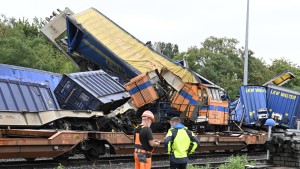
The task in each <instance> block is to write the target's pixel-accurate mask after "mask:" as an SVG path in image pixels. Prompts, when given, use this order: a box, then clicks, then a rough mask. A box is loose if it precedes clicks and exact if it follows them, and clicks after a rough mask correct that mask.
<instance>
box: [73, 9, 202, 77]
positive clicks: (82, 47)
mask: <svg viewBox="0 0 300 169" xmlns="http://www.w3.org/2000/svg"><path fill="white" fill-rule="evenodd" d="M67 34H68V52H69V53H72V52H73V51H76V52H77V53H79V54H80V56H82V57H84V58H86V59H87V60H89V61H92V62H94V63H95V64H98V65H99V66H100V67H101V68H103V69H106V70H109V71H112V72H115V73H117V74H119V75H122V76H123V77H126V78H128V79H131V78H134V77H136V76H137V75H138V74H141V73H145V72H148V71H152V70H154V69H156V68H163V67H166V68H168V69H169V70H170V71H171V72H173V73H175V74H176V75H177V76H179V77H180V78H181V79H182V80H183V81H184V82H191V83H197V82H198V81H199V80H197V77H196V76H194V74H193V73H192V72H191V71H189V70H187V69H186V68H184V67H183V66H181V65H180V64H179V63H176V62H174V61H172V60H171V59H169V58H168V57H166V56H163V55H161V54H159V53H157V52H155V51H154V50H153V49H151V48H149V47H147V46H146V45H145V44H144V43H142V42H140V41H139V40H138V39H136V38H135V37H133V36H132V35H130V34H129V33H128V32H126V31H125V30H124V29H122V28H121V27H120V26H118V25H117V24H115V23H114V22H113V21H111V20H110V19H109V18H107V17H106V16H104V15H103V14H102V13H100V12H99V11H97V10H96V9H94V8H90V9H88V10H85V11H83V12H80V13H77V14H74V15H70V16H68V17H67Z"/></svg>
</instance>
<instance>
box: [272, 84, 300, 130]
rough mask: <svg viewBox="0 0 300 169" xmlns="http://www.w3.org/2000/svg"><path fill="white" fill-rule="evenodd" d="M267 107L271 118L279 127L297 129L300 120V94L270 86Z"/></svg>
mask: <svg viewBox="0 0 300 169" xmlns="http://www.w3.org/2000/svg"><path fill="white" fill-rule="evenodd" d="M267 106H268V111H269V117H270V118H273V119H274V120H275V122H277V126H280V127H284V128H291V129H293V128H296V126H297V123H296V121H297V120H300V92H299V91H294V90H291V89H287V88H284V87H279V86H275V85H268V90H267Z"/></svg>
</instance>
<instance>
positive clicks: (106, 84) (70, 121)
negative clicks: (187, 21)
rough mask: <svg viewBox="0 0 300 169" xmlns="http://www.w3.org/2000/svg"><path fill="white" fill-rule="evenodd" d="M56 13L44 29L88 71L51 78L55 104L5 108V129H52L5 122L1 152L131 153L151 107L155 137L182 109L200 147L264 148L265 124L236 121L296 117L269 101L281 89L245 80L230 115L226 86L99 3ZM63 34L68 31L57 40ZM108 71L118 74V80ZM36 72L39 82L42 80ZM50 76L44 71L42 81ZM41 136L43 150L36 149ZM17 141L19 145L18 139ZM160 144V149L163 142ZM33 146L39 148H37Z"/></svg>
mask: <svg viewBox="0 0 300 169" xmlns="http://www.w3.org/2000/svg"><path fill="white" fill-rule="evenodd" d="M51 18H52V19H51V20H49V22H48V23H44V24H45V25H44V27H43V28H42V29H41V31H42V32H43V33H44V34H45V35H46V37H47V38H48V39H49V40H50V41H51V42H52V43H53V44H54V45H55V46H56V47H57V48H58V49H59V50H60V51H61V52H63V53H64V54H65V55H66V56H67V57H68V58H69V59H70V60H71V61H72V62H73V63H74V64H76V65H77V66H78V67H80V68H81V70H82V71H87V70H89V71H90V72H78V73H73V74H68V75H63V76H59V82H58V83H57V82H55V83H53V85H52V86H55V90H54V93H55V95H53V99H54V97H55V101H56V99H57V103H58V104H59V106H57V109H56V110H48V109H46V110H42V111H41V110H39V109H37V110H35V111H31V110H28V112H27V111H26V112H24V111H22V110H23V107H22V108H20V109H18V110H13V111H10V110H7V111H5V112H0V115H2V116H1V117H2V118H0V126H2V127H3V128H4V127H6V128H11V126H14V125H12V124H22V125H20V126H22V128H23V129H24V128H26V129H33V128H35V129H47V130H11V129H1V130H0V142H1V143H2V144H1V145H0V147H1V148H3V150H5V151H2V152H1V153H0V157H4V154H5V153H8V154H9V155H8V156H7V157H13V158H15V157H19V158H37V157H42V156H44V157H55V158H57V159H59V160H66V159H68V158H69V157H70V156H72V155H74V154H76V153H83V154H84V155H85V156H86V158H87V159H89V160H95V159H97V158H98V157H99V156H100V155H103V154H105V152H106V150H107V149H109V152H110V153H111V154H123V153H132V151H133V135H132V131H133V127H134V126H135V125H137V123H139V121H138V120H139V117H140V116H139V115H141V113H142V112H143V111H144V110H146V109H149V110H151V111H153V112H154V113H155V118H156V119H155V123H154V124H153V126H151V127H153V131H155V132H156V133H155V134H154V137H155V138H157V139H160V140H162V139H163V138H164V136H165V132H166V131H167V129H168V128H169V124H168V122H169V120H170V118H172V117H174V116H179V117H180V118H181V119H182V120H183V121H184V122H185V124H186V125H187V126H188V127H190V128H191V129H192V130H193V131H195V132H196V133H197V136H198V137H199V138H200V140H201V146H200V148H199V150H200V151H217V150H241V149H244V148H246V147H260V148H263V147H264V144H265V142H266V139H267V135H266V133H265V132H264V131H255V132H252V131H242V132H241V131H239V130H238V131H236V130H232V128H231V130H230V128H229V126H230V125H231V124H232V123H231V122H232V121H237V122H239V123H240V125H246V126H251V125H256V126H257V125H263V124H264V120H266V119H267V118H270V117H273V118H275V119H276V120H277V122H278V124H279V125H281V126H289V127H292V126H293V125H294V123H292V122H291V121H289V122H286V121H287V120H286V119H287V118H289V119H290V118H293V117H294V116H296V117H298V116H297V114H298V112H299V111H298V110H299V106H298V107H297V106H295V107H293V109H292V110H293V112H290V113H286V112H285V110H283V109H278V108H277V107H276V105H272V106H273V107H272V111H271V109H270V106H271V104H270V102H273V100H276V99H275V98H273V96H270V95H271V94H272V93H277V92H278V91H275V90H277V88H275V87H273V88H272V87H270V88H266V87H262V86H242V87H241V90H240V92H241V100H240V104H238V105H239V106H238V108H237V109H236V112H235V114H233V113H232V112H231V114H229V108H228V107H229V106H228V101H227V100H226V99H224V97H223V96H222V93H223V94H224V90H223V89H221V88H220V87H219V86H216V85H214V84H212V83H211V82H210V81H208V80H207V79H204V78H203V77H201V76H200V75H197V74H195V73H194V72H193V71H191V70H190V69H188V68H185V67H183V66H182V65H180V64H178V63H176V62H174V61H172V60H171V59H169V58H168V57H166V56H164V55H161V54H159V53H157V52H156V51H154V50H153V49H151V48H149V47H148V46H146V45H145V44H143V43H142V42H140V41H139V40H138V39H136V38H135V37H133V36H132V35H130V34H129V33H128V32H126V31H125V30H124V29H122V28H121V27H120V26H119V25H117V24H115V23H114V22H113V21H111V20H110V19H109V18H107V17H106V16H104V15H103V14H102V13H100V12H99V11H97V10H96V9H94V8H91V9H88V10H86V11H83V12H80V13H77V14H74V13H73V12H72V11H71V10H70V9H68V8H66V9H65V10H64V11H60V13H59V14H56V16H54V17H51ZM64 33H66V35H67V38H64V39H57V38H58V37H62V35H63V34H64ZM58 41H59V43H58ZM66 47H67V48H66ZM98 69H103V70H98ZM11 70H12V68H11ZM91 70H92V71H91ZM94 70H97V71H94ZM9 71H10V70H9ZM35 73H36V72H35ZM38 73H41V72H38ZM109 74H113V75H114V76H117V78H118V79H119V81H120V83H119V82H117V81H115V80H114V78H113V77H111V76H110V75H109ZM9 76H15V75H14V74H10V75H9ZM35 77H36V76H34V78H35ZM34 78H32V79H33V80H36V82H35V83H40V82H38V81H40V80H39V79H34ZM47 78H49V77H46V75H45V76H43V75H42V81H47ZM29 79H30V78H29ZM202 82H203V83H202ZM123 85H124V86H123ZM19 88H21V89H22V87H19ZM51 89H52V88H51ZM125 89H126V90H125ZM269 89H270V90H269ZM30 90H31V89H30ZM22 92H23V90H22ZM22 92H20V94H19V95H20V96H22V97H23V100H24V101H26V100H27V99H28V98H27V96H26V95H25V94H22ZM127 92H128V93H127ZM285 93H289V94H287V95H284V96H286V97H289V98H290V99H291V98H294V96H296V97H295V102H293V104H297V103H298V100H299V99H298V93H291V92H289V91H285ZM278 95H279V94H278ZM11 100H14V99H11ZM15 100H16V99H15ZM279 100H280V99H279ZM53 101H54V100H53ZM268 101H270V102H268ZM280 101H281V100H280ZM2 102H3V101H2ZM47 103H49V102H47ZM19 104H21V103H18V104H16V105H19ZM298 105H299V104H298ZM3 107H5V105H4V106H3ZM25 107H26V106H25ZM59 108H61V109H64V110H61V109H59ZM239 108H240V109H239ZM12 113H14V114H13V115H12ZM284 115H285V118H284V117H282V116H284ZM3 117H4V118H3ZM11 117H13V118H11ZM280 117H282V118H280ZM18 118H19V119H21V120H19V121H18V120H17V119H18ZM293 120H296V119H293ZM9 123H11V124H10V125H9ZM8 126H9V127H8ZM240 129H241V128H240ZM207 131H212V132H211V133H208V132H207ZM215 131H218V132H217V133H216V132H215ZM214 132H215V133H214ZM7 138H9V139H10V141H7ZM17 140H22V141H21V142H18V141H17ZM36 141H38V142H39V148H41V147H42V148H45V151H42V149H39V150H36V149H35V148H36V147H35V145H34V144H33V142H36ZM16 142H18V144H19V145H17V146H16V145H14V143H16ZM26 147H30V148H32V149H28V148H26ZM10 148H12V149H13V150H12V149H10ZM49 149H51V150H49ZM156 151H157V152H159V153H160V152H163V146H162V145H161V146H160V147H159V148H158V149H157V150H156ZM9 152H13V153H9ZM35 152H38V153H37V154H36V155H33V154H34V153H35ZM43 152H46V153H47V154H45V155H43Z"/></svg>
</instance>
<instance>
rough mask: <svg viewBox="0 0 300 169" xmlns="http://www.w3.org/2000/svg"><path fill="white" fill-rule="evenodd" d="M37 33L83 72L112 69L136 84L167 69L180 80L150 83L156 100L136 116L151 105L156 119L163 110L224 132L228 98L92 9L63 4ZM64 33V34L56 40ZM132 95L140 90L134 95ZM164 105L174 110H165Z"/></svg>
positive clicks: (162, 119)
mask: <svg viewBox="0 0 300 169" xmlns="http://www.w3.org/2000/svg"><path fill="white" fill-rule="evenodd" d="M64 22H65V23H66V24H64ZM58 23H60V24H58ZM41 32H42V33H43V34H44V35H45V36H46V37H47V38H48V39H49V40H50V41H51V42H52V43H53V44H54V45H55V46H56V47H58V48H59V49H60V50H61V51H62V52H63V53H64V54H65V55H66V56H67V57H68V58H69V59H71V61H72V62H73V63H75V64H76V65H77V66H79V67H80V68H81V70H95V69H100V68H101V69H103V70H104V71H107V72H112V73H114V74H115V75H117V76H118V77H119V79H120V80H121V81H122V82H125V84H126V83H128V84H129V83H136V82H137V81H139V78H141V76H143V77H145V76H146V75H145V74H149V73H150V72H153V71H154V72H156V74H158V77H162V76H161V75H160V70H162V69H167V70H168V71H169V73H170V74H172V76H176V77H177V78H178V79H180V84H181V86H179V85H178V86H175V88H174V84H172V83H170V82H169V83H168V82H167V81H166V79H163V80H161V81H158V82H157V83H156V84H154V83H152V85H153V86H154V89H155V92H156V93H157V96H158V97H157V100H155V101H154V100H152V102H146V103H145V104H144V105H143V106H142V107H139V106H138V107H137V108H138V109H137V114H140V113H139V112H142V111H143V110H145V109H151V110H152V111H153V112H154V113H155V114H156V116H158V118H157V121H156V122H157V123H165V121H166V119H167V118H166V114H167V115H172V116H178V115H180V116H181V117H182V118H185V119H184V120H185V121H186V122H187V123H190V122H191V123H195V124H196V123H197V124H199V125H200V124H201V125H202V127H203V126H211V127H207V128H206V129H210V128H211V130H214V129H215V128H218V129H220V130H225V128H226V126H227V125H228V120H229V118H228V117H229V114H228V112H229V111H228V108H227V107H228V102H227V101H226V100H224V99H223V100H222V99H221V98H222V96H221V94H220V93H221V92H220V88H219V87H218V86H216V85H204V84H202V83H201V78H199V77H200V76H197V75H196V74H195V73H194V72H193V71H192V70H190V69H188V68H185V67H183V66H182V65H181V64H179V63H176V62H175V61H173V60H171V59H169V58H168V57H167V56H164V55H162V54H160V53H157V52H156V51H154V50H153V49H152V48H149V47H148V46H147V45H145V44H144V43H142V42H141V41H139V40H138V39H137V38H135V37H134V36H132V35H131V34H129V33H128V32H127V31H125V30H124V29H122V28H121V27H120V26H119V25H117V24H116V23H114V22H113V21H111V20H110V19H109V18H108V17H106V16H105V15H103V14H102V13H100V12H99V11H97V10H96V9H94V8H90V9H87V10H85V11H83V12H80V13H76V14H74V13H73V12H72V11H71V10H70V9H68V8H66V9H65V10H64V11H62V12H61V13H60V14H58V15H56V16H55V17H53V18H52V19H51V20H50V21H49V23H47V24H46V25H45V26H44V28H42V29H41ZM64 32H66V34H67V38H65V39H61V40H60V39H57V38H58V37H61V36H60V35H62V34H63V33H64ZM58 41H60V42H62V43H57V42H58ZM64 46H67V49H66V48H65V47H64ZM172 79H175V78H173V77H172ZM132 81H135V82H132ZM145 82H146V81H145ZM147 84H150V83H147ZM159 86H160V87H159ZM143 87H144V86H143V85H142V84H141V85H136V86H135V87H133V88H132V89H130V90H132V91H133V90H137V89H140V90H148V89H150V88H148V87H146V88H145V89H144V88H143ZM141 88H143V89H141ZM168 91H169V93H168ZM170 91H173V92H172V93H170ZM150 93H153V91H152V92H150ZM136 95H139V94H133V95H132V97H136ZM132 99H133V100H134V101H135V100H136V99H134V98H132ZM203 103H204V104H203ZM201 106H203V108H201ZM165 107H170V108H172V109H171V111H168V112H167V111H165V109H164V108H165ZM161 108H163V109H161ZM169 118H171V117H169ZM167 125H168V123H167ZM167 127H168V126H167Z"/></svg>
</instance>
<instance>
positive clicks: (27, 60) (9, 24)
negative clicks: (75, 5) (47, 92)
mask: <svg viewBox="0 0 300 169" xmlns="http://www.w3.org/2000/svg"><path fill="white" fill-rule="evenodd" d="M40 27H41V22H39V21H38V19H35V20H34V22H33V23H29V21H28V20H27V19H22V20H21V19H19V20H16V19H14V18H6V16H4V15H1V19H0V44H1V45H0V63H5V64H12V65H18V66H24V67H31V68H36V69H42V70H47V71H52V72H57V73H71V72H74V71H76V70H77V69H76V68H75V66H73V65H72V63H71V62H70V61H69V60H67V58H66V57H65V56H64V55H63V54H61V53H60V52H59V51H58V50H57V49H56V48H54V46H53V45H52V44H51V43H50V42H49V41H48V40H47V39H46V37H44V36H43V35H42V34H41V33H40V32H39V28H40Z"/></svg>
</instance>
